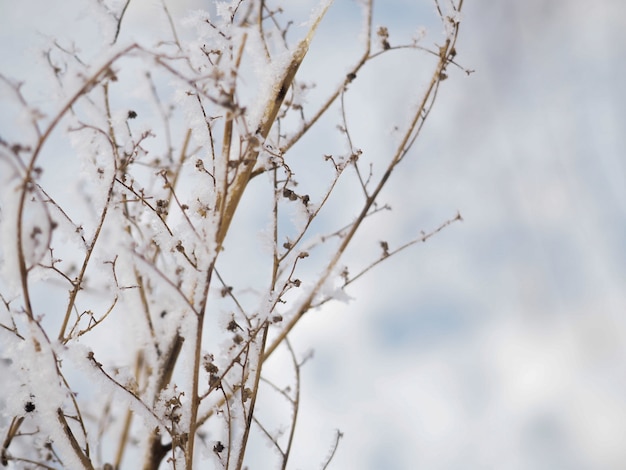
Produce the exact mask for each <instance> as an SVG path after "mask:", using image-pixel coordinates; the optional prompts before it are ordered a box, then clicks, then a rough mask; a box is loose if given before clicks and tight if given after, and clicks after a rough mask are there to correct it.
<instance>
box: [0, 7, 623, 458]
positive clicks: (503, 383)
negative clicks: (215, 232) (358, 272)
mask: <svg viewBox="0 0 626 470" xmlns="http://www.w3.org/2000/svg"><path fill="white" fill-rule="evenodd" d="M441 1H442V4H443V0H441ZM94 2H95V0H94ZM9 3H10V2H7V1H4V2H3V3H2V4H0V71H1V72H2V74H3V75H5V76H14V77H16V78H19V79H20V80H24V81H26V82H27V83H34V84H35V85H34V86H35V87H36V86H37V85H36V84H37V80H38V77H37V76H33V75H32V74H35V73H36V71H37V67H40V66H41V64H37V63H35V62H34V61H33V60H32V59H31V58H30V57H32V55H29V53H30V52H32V48H35V47H36V46H37V44H40V42H41V40H42V38H47V37H50V36H54V35H58V36H61V37H68V35H72V36H73V37H75V38H78V39H80V38H81V37H83V38H85V46H84V49H86V50H88V49H89V47H90V46H89V44H90V41H92V35H94V34H96V33H94V32H93V31H92V30H89V29H86V28H84V27H83V26H82V25H83V24H84V23H83V21H84V18H85V17H87V16H88V15H89V14H90V10H89V9H88V8H86V7H84V6H77V5H76V3H77V2H67V4H64V5H63V6H59V5H56V6H54V7H53V6H52V4H53V3H59V2H48V1H43V0H25V1H22V2H14V3H13V2H11V4H9ZM79 3H80V2H79ZM85 3H87V2H85ZM172 3H174V2H172ZM300 3H301V4H302V6H301V9H302V10H303V11H304V12H306V11H308V10H309V9H310V5H311V2H304V1H302V2H299V1H296V2H294V5H293V8H294V9H296V10H297V9H298V8H300V7H299V5H300ZM206 4H207V1H206V0H205V1H200V0H193V1H192V0H187V1H180V2H177V4H176V5H171V6H170V8H171V10H172V13H173V15H175V16H176V15H178V16H179V17H180V16H185V12H186V10H187V9H198V8H203V7H206ZM463 9H464V11H463V15H462V17H461V35H460V39H459V43H458V47H457V49H458V57H457V60H458V62H459V64H460V65H461V66H462V67H463V68H465V69H471V70H474V72H473V73H471V74H470V75H467V74H466V73H465V72H464V71H463V70H462V69H461V68H455V67H451V68H450V70H449V77H448V79H447V80H446V81H445V82H444V83H443V84H442V87H441V89H440V91H439V96H438V101H437V103H436V105H435V107H434V110H433V111H432V114H431V115H430V117H429V120H428V121H427V124H426V126H425V127H424V129H423V133H422V135H421V137H420V138H419V140H418V141H417V143H416V145H415V147H414V148H413V150H412V153H411V155H410V156H409V157H408V158H407V159H406V161H404V162H403V166H402V167H401V170H402V171H400V172H397V173H396V174H394V175H393V180H392V182H391V183H390V185H389V186H388V187H387V188H386V190H385V191H384V193H383V194H382V199H381V201H382V202H385V203H388V204H389V205H390V206H391V207H392V210H391V211H389V212H388V213H385V214H382V215H381V218H380V219H378V222H376V223H372V224H370V225H366V227H365V229H366V233H365V234H364V239H363V242H362V243H363V245H362V246H361V245H359V246H358V249H359V250H361V249H362V251H359V252H354V253H352V254H351V255H350V256H351V258H349V260H352V261H354V262H357V263H358V261H359V256H360V253H363V256H364V257H365V258H367V257H368V256H367V253H368V251H367V250H368V246H373V247H374V248H376V243H378V241H381V240H384V241H386V242H388V243H389V246H390V247H392V248H393V247H397V246H399V245H401V244H402V243H404V242H406V241H408V240H411V239H413V238H414V237H416V236H419V234H420V232H421V231H425V232H429V231H431V230H433V229H435V228H436V227H438V226H439V225H440V224H441V223H442V222H444V221H445V220H447V219H450V218H453V217H454V216H455V215H456V214H457V212H460V214H461V215H462V217H463V222H462V223H454V224H452V225H450V226H449V227H447V228H446V229H445V230H443V231H441V232H440V233H438V234H437V235H436V236H434V237H432V238H431V239H429V240H428V241H427V242H425V243H419V244H416V245H415V246H413V247H411V248H408V249H407V250H405V251H403V252H401V253H400V254H398V255H397V256H394V257H391V258H389V259H388V260H386V261H385V262H384V263H382V264H381V265H380V266H378V267H377V268H375V269H373V270H371V271H370V272H368V273H367V274H366V275H364V276H363V277H362V278H361V279H360V280H359V281H358V282H356V283H355V284H354V285H353V286H351V287H350V289H349V290H348V293H349V295H350V296H351V297H352V300H350V301H349V302H347V303H340V302H335V303H332V304H329V305H327V306H326V307H325V308H323V309H320V310H319V311H315V312H311V313H309V314H307V315H308V317H307V318H305V319H304V320H303V322H302V324H300V325H299V326H298V327H297V329H296V330H295V332H294V333H293V338H292V340H293V344H294V345H297V347H298V350H299V352H300V353H301V354H305V353H306V351H308V350H312V351H313V357H312V358H311V360H310V361H309V362H307V363H306V365H305V366H304V367H303V371H302V372H303V390H302V399H301V414H300V417H299V420H298V428H297V433H298V436H299V438H298V439H297V444H296V447H295V448H294V455H293V460H292V462H291V464H290V468H294V469H296V468H302V469H308V468H319V467H320V466H321V465H322V464H323V462H324V461H325V459H326V457H327V454H328V453H329V452H330V449H331V448H332V446H333V442H334V439H335V436H336V434H335V432H336V430H337V429H338V430H339V431H341V433H342V434H343V437H342V439H341V440H340V442H339V446H338V449H337V452H336V455H335V456H334V458H333V460H332V463H331V464H330V465H329V468H336V469H349V468H354V469H364V470H396V469H397V470H401V469H402V470H404V469H417V468H420V469H442V470H457V469H458V470H461V469H462V470H468V469H533V470H541V469H546V470H553V469H561V470H612V469H619V468H626V446H625V445H624V442H626V316H625V311H626V295H625V292H624V287H625V286H624V283H625V281H626V248H625V247H626V244H625V243H626V238H625V236H626V154H625V150H624V149H626V91H625V90H626V89H625V87H624V85H623V82H624V78H623V77H624V76H625V75H626V70H625V68H626V65H625V64H626V62H625V59H626V28H625V27H624V24H625V23H624V18H626V3H624V2H623V0H595V1H593V2H590V1H582V0H525V1H509V2H493V1H487V0H465V2H464V6H463ZM34 12H37V13H34ZM359 13H360V8H359V6H358V1H356V0H335V4H334V5H333V6H332V7H331V10H330V11H329V13H328V17H327V18H325V19H324V23H323V24H322V26H321V30H320V33H319V35H318V38H317V39H316V42H315V44H314V45H313V46H312V49H311V57H310V58H307V61H308V62H305V64H304V65H303V70H304V71H306V70H313V71H315V70H319V71H321V72H320V73H319V74H318V76H319V81H320V88H323V86H324V80H325V79H326V76H325V75H324V73H322V72H323V71H324V70H325V69H332V67H337V68H338V69H339V70H341V68H342V67H343V68H344V69H345V70H347V69H348V67H349V65H350V64H352V63H353V62H354V61H355V60H356V57H357V55H358V51H359V43H358V41H359V38H358V37H356V36H355V35H354V34H352V35H345V34H343V35H342V31H343V29H344V28H345V29H346V31H347V30H349V28H348V27H349V26H350V27H353V26H354V25H355V24H356V25H358V24H360V23H362V18H361V17H360V16H359ZM159 15H160V6H159V2H156V1H155V2H149V1H146V0H141V1H139V0H138V1H137V2H134V1H131V4H130V7H129V11H128V22H129V24H131V25H133V26H132V31H133V33H132V34H136V35H137V37H139V38H141V37H142V35H143V34H145V35H147V36H149V35H154V34H157V33H158V32H157V33H155V29H154V28H155V27H156V26H155V24H157V25H158V24H161V23H158V22H155V21H152V20H150V18H153V17H155V18H156V17H158V16H159ZM375 15H376V16H375V24H376V25H377V26H381V25H384V26H387V27H388V28H389V31H390V42H391V43H392V45H393V44H394V41H398V42H402V41H405V40H407V38H410V37H411V36H412V35H414V34H415V33H416V32H417V31H418V30H419V28H420V27H421V26H423V27H424V28H425V31H426V39H428V37H430V35H432V36H434V37H437V36H438V35H439V34H440V30H441V25H440V23H438V21H437V16H436V11H435V8H434V3H433V2H432V1H431V0H379V1H378V2H377V3H376V7H375ZM304 18H306V14H305V15H304ZM159 21H160V20H159ZM68 25H75V27H74V26H73V27H72V28H69V27H68ZM125 34H131V33H125ZM81 35H82V36H81ZM338 38H339V39H338ZM349 57H352V59H349ZM390 60H391V61H393V58H392V59H390ZM381 64H382V65H380V66H379V67H376V66H375V65H373V66H372V68H371V71H370V69H368V71H366V72H364V74H366V76H364V78H363V82H361V83H362V85H356V84H355V86H354V90H352V92H353V93H352V94H351V95H349V97H348V98H349V99H350V100H351V101H350V103H349V104H350V106H349V107H348V111H349V112H350V113H351V114H350V116H349V119H350V122H351V124H352V125H353V126H354V128H355V129H356V128H358V129H361V130H360V131H355V140H357V139H358V140H357V146H359V147H361V148H363V149H364V154H365V153H367V152H370V157H371V155H372V154H375V153H376V152H380V153H381V154H382V153H384V151H385V149H386V148H388V147H386V145H388V144H387V143H386V139H389V140H390V141H392V140H393V137H394V126H395V125H397V124H401V123H402V117H403V113H406V108H405V106H406V104H407V102H409V103H413V102H417V98H418V97H419V93H420V90H422V89H423V88H424V87H425V84H424V83H423V81H420V79H421V77H422V75H421V74H423V73H424V71H423V70H420V68H419V67H420V66H421V65H419V64H421V62H416V63H415V65H413V64H412V63H408V64H407V65H406V67H405V69H404V70H403V71H402V73H397V68H394V72H393V73H388V72H387V71H386V68H387V66H389V67H391V65H393V64H392V62H389V64H387V63H385V62H381ZM396 65H397V64H396ZM427 72H428V71H426V73H427ZM328 80H329V81H330V82H332V78H328ZM413 83H414V86H413V85H412V84H413ZM395 89H397V90H403V91H402V94H395V95H394V94H393V90H395ZM25 90H26V92H27V93H30V96H34V97H37V93H36V91H35V90H34V89H32V88H31V89H29V88H25ZM390 90H391V93H388V92H389V91H390ZM407 90H409V92H410V93H414V95H410V96H407ZM315 96H316V95H315V93H313V94H312V96H311V97H310V98H309V99H310V100H314V99H315ZM38 99H41V97H38ZM403 106H404V108H403ZM1 107H2V104H1V103H0V108H1ZM14 119H15V117H14V116H10V115H7V114H6V113H1V112H0V129H4V130H5V131H6V129H15V126H16V125H17V124H16V123H15V122H14ZM2 132H4V131H2ZM322 138H323V137H322ZM332 138H334V137H329V139H332ZM310 152H313V153H315V152H316V149H315V148H311V149H310ZM323 152H324V150H323V149H322V150H319V152H318V153H323ZM371 158H373V157H371ZM344 209H345V210H346V211H348V212H349V211H350V199H349V198H347V199H346V202H345V207H343V208H342V210H344ZM368 243H370V245H367V244H368ZM370 258H371V257H370ZM268 367H270V368H271V367H272V364H271V363H270V364H268ZM275 367H277V368H278V367H280V365H279V364H276V365H275ZM264 468H269V467H267V466H265V465H264V463H263V462H259V464H258V465H255V466H252V467H251V470H256V469H264Z"/></svg>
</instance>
